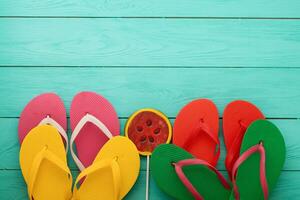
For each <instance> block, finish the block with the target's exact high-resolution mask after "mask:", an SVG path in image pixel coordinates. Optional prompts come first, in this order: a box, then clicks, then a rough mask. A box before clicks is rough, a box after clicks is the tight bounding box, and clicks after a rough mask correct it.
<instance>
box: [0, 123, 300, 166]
mask: <svg viewBox="0 0 300 200" xmlns="http://www.w3.org/2000/svg"><path fill="white" fill-rule="evenodd" d="M120 121H121V126H122V133H123V130H124V124H125V122H126V119H121V120H120ZM173 121H174V120H171V122H172V123H173ZM271 121H272V122H273V123H275V124H276V125H277V126H278V127H279V128H280V130H281V131H282V133H283V135H284V138H285V142H286V145H287V158H286V163H285V166H284V170H300V137H299V131H295V130H300V120H271ZM220 124H221V122H220ZM17 126H18V119H16V118H0V130H1V132H0V138H2V139H1V140H0V158H1V162H0V170H1V169H20V166H19V146H20V145H19V141H18V137H17ZM68 133H69V135H70V131H68ZM220 141H221V157H220V160H219V163H218V166H217V168H218V169H220V170H225V166H224V158H225V155H226V150H225V146H224V144H223V135H222V131H220ZM68 160H69V166H70V168H71V169H77V167H76V166H75V164H74V162H73V160H72V158H71V155H70V152H69V154H68ZM141 170H143V171H145V170H146V159H145V158H142V161H141Z"/></svg>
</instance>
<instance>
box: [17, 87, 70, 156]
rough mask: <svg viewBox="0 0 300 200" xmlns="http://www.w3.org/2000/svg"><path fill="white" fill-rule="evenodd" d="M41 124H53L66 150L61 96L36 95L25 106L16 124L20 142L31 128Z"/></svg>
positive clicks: (63, 107) (65, 118) (65, 117)
mask: <svg viewBox="0 0 300 200" xmlns="http://www.w3.org/2000/svg"><path fill="white" fill-rule="evenodd" d="M42 124H49V125H52V126H54V127H55V128H56V129H57V130H58V132H59V133H60V134H61V136H62V137H63V139H64V142H65V144H66V150H68V136H67V133H66V131H67V114H66V109H65V106H64V103H63V102H62V100H61V98H60V97H59V96H58V95H56V94H54V93H44V94H41V95H38V96H36V97H35V98H33V99H32V100H31V101H30V102H29V103H28V104H27V105H26V106H25V108H24V110H23V111H22V113H21V115H20V120H19V126H18V133H19V140H20V143H22V141H23V139H24V138H25V136H26V135H27V133H29V131H30V130H31V129H33V128H34V127H36V126H38V125H42Z"/></svg>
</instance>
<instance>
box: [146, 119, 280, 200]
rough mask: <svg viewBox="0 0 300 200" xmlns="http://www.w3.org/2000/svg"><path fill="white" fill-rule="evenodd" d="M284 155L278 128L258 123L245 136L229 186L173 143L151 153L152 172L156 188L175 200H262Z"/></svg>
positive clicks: (271, 185)
mask: <svg viewBox="0 0 300 200" xmlns="http://www.w3.org/2000/svg"><path fill="white" fill-rule="evenodd" d="M285 153H286V149H285V142H284V139H283V136H282V134H281V132H280V131H279V129H278V128H277V127H276V126H275V125H274V124H273V123H271V122H269V121H267V120H257V121H255V122H253V123H252V124H251V125H250V126H249V127H248V129H247V131H246V133H245V136H244V138H243V142H242V145H241V149H240V156H239V158H238V159H237V161H236V162H235V164H234V166H233V170H232V172H233V173H232V177H231V180H232V183H230V184H229V183H227V181H226V179H225V178H224V177H223V176H222V175H221V174H220V173H219V172H218V171H217V170H216V169H215V168H214V167H213V166H211V165H210V164H209V163H207V162H205V161H203V160H200V159H196V158H195V157H194V156H193V155H191V154H190V153H188V152H186V151H185V150H183V149H181V148H180V147H177V146H176V145H173V144H163V145H160V146H158V147H157V148H156V149H155V150H154V152H153V154H152V157H151V170H152V175H153V178H154V180H155V182H156V184H157V185H158V187H159V188H160V189H161V190H163V191H164V192H165V193H167V194H168V195H170V196H171V197H173V198H175V199H180V200H181V199H182V200H183V199H184V200H189V199H197V200H202V199H209V200H214V199H216V200H223V199H224V200H228V199H229V200H234V199H242V200H248V199H249V200H253V199H255V200H263V199H268V196H269V193H270V191H271V190H272V189H273V188H274V186H275V184H276V182H277V180H278V177H279V175H280V172H281V169H282V167H283V165H284V161H285Z"/></svg>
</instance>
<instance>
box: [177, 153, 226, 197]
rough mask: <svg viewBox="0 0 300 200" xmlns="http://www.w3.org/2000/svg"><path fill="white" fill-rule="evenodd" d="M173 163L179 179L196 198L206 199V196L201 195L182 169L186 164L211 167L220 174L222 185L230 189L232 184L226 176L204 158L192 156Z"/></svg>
mask: <svg viewBox="0 0 300 200" xmlns="http://www.w3.org/2000/svg"><path fill="white" fill-rule="evenodd" d="M173 165H174V166H175V171H176V174H177V176H178V177H179V179H180V180H181V182H182V183H183V185H184V186H185V187H186V188H187V189H188V190H189V192H190V193H191V194H192V195H193V197H194V198H195V199H196V200H204V198H203V197H202V196H201V194H199V192H198V191H197V189H196V188H195V187H194V186H193V184H192V183H191V182H190V181H189V180H188V178H187V177H186V176H185V174H184V172H183V170H182V168H183V167H184V166H190V165H204V166H206V167H208V168H209V169H211V170H212V171H213V172H214V173H215V174H216V175H217V176H218V178H219V180H220V181H221V183H222V185H223V186H224V187H225V188H226V189H228V190H229V189H230V185H229V184H228V182H227V181H226V179H225V178H224V176H223V175H222V174H221V173H220V172H219V171H218V170H217V169H216V168H215V167H214V166H212V165H211V164H209V163H208V162H206V161H204V160H200V159H196V158H192V159H186V160H181V161H179V162H177V163H173Z"/></svg>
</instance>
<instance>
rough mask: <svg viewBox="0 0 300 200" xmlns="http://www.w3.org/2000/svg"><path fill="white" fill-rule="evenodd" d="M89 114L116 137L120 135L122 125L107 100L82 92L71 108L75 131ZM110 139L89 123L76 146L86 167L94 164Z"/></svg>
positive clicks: (73, 101) (82, 131)
mask: <svg viewBox="0 0 300 200" xmlns="http://www.w3.org/2000/svg"><path fill="white" fill-rule="evenodd" d="M87 113H89V114H92V115H93V116H95V117H96V118H97V119H99V120H100V121H101V122H102V123H103V124H105V126H106V127H107V128H108V129H109V131H110V132H111V133H112V134H113V135H114V136H115V135H120V123H119V119H118V115H117V113H116V111H115V109H114V107H113V106H112V104H111V103H110V102H109V101H108V100H107V99H105V98H104V97H102V96H100V95H98V94H96V93H94V92H80V93H78V94H77V95H76V96H75V97H74V98H73V100H72V103H71V108H70V124H71V129H72V130H73V131H74V129H75V127H76V125H77V124H78V122H79V121H80V120H81V119H82V118H83V117H84V116H85V115H86V114H87ZM108 139H109V138H107V136H106V135H105V134H104V133H103V132H102V131H101V130H99V128H98V127H97V126H95V125H94V124H92V123H88V124H86V125H85V126H84V127H83V128H82V130H81V131H80V133H79V134H78V136H77V138H76V140H75V146H76V150H77V154H78V158H79V159H80V161H81V162H82V164H83V165H84V166H85V167H88V166H89V165H91V164H92V162H93V161H94V159H95V157H96V156H97V154H98V152H99V150H100V149H101V148H102V146H103V145H104V144H105V143H106V142H107V141H108Z"/></svg>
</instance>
